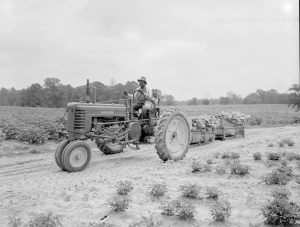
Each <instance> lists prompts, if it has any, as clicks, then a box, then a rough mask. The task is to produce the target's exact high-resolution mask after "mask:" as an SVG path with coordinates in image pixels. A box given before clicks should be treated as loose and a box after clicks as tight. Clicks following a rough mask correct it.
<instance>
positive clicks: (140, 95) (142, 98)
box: [133, 90, 146, 104]
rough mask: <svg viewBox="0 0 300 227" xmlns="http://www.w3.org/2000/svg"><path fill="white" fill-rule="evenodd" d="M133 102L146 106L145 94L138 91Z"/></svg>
mask: <svg viewBox="0 0 300 227" xmlns="http://www.w3.org/2000/svg"><path fill="white" fill-rule="evenodd" d="M133 100H134V101H133V102H134V103H140V104H144V103H145V101H146V95H145V94H144V92H143V91H142V90H136V91H135V92H134V93H133Z"/></svg>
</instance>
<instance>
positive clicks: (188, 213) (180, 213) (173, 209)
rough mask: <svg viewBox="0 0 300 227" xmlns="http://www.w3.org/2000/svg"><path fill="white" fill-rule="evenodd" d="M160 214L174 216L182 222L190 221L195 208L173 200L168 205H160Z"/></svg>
mask: <svg viewBox="0 0 300 227" xmlns="http://www.w3.org/2000/svg"><path fill="white" fill-rule="evenodd" d="M161 208H162V210H163V211H162V214H163V215H168V216H173V215H176V216H177V217H178V218H179V219H182V220H192V219H194V215H195V213H196V210H195V206H193V205H191V204H187V203H183V202H180V201H178V200H174V201H172V202H170V203H165V204H162V206H161Z"/></svg>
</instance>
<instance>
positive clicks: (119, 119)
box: [67, 103, 154, 154]
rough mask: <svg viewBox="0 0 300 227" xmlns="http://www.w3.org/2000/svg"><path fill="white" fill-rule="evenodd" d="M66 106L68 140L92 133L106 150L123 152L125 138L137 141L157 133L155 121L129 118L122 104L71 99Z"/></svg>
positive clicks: (107, 152) (145, 139) (84, 136)
mask: <svg viewBox="0 0 300 227" xmlns="http://www.w3.org/2000/svg"><path fill="white" fill-rule="evenodd" d="M67 108H68V129H69V133H68V138H69V140H70V141H72V140H78V139H79V140H85V139H89V135H91V134H93V139H95V141H96V144H97V146H98V148H99V149H100V150H101V151H102V152H103V153H104V154H116V153H120V152H122V151H123V149H124V148H125V146H126V143H125V141H126V142H127V143H128V141H130V142H131V143H133V144H136V145H137V144H138V142H148V141H149V138H150V136H153V135H154V125H153V124H151V123H149V121H144V122H143V121H142V122H139V121H138V119H137V121H136V122H134V121H132V120H130V119H129V116H128V113H127V111H126V107H125V105H123V104H102V103H69V104H68V106H67ZM152 123H153V122H152Z"/></svg>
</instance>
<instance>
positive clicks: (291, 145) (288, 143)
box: [279, 138, 295, 147]
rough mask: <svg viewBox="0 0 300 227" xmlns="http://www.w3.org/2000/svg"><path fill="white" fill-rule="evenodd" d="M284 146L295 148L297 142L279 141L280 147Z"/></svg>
mask: <svg viewBox="0 0 300 227" xmlns="http://www.w3.org/2000/svg"><path fill="white" fill-rule="evenodd" d="M284 144H286V145H288V146H289V147H293V146H294V145H295V141H294V140H292V139H291V138H285V139H282V140H280V141H279V146H281V147H283V146H284Z"/></svg>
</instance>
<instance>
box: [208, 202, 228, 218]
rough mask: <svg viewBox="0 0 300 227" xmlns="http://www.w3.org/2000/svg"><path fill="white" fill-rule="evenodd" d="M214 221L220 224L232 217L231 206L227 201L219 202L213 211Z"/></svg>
mask: <svg viewBox="0 0 300 227" xmlns="http://www.w3.org/2000/svg"><path fill="white" fill-rule="evenodd" d="M211 213H212V216H213V219H214V220H215V221H218V222H223V221H225V219H226V218H229V216H230V215H231V205H230V203H229V201H227V200H221V201H217V203H216V204H215V205H214V206H213V208H212V210H211Z"/></svg>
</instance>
